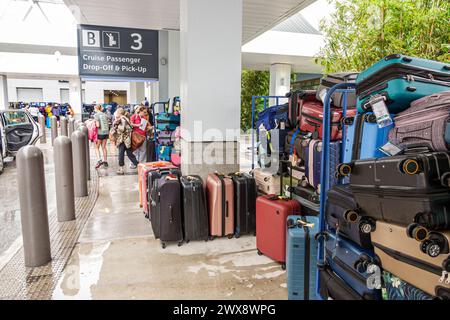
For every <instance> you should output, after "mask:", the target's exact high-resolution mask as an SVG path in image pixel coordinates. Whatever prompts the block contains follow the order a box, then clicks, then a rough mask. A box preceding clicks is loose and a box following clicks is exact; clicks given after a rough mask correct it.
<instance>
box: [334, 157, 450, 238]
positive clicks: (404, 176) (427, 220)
mask: <svg viewBox="0 0 450 320" xmlns="http://www.w3.org/2000/svg"><path fill="white" fill-rule="evenodd" d="M338 171H339V173H340V174H344V175H346V174H349V173H351V176H350V186H351V190H352V192H353V195H354V197H355V200H356V202H357V203H358V205H359V206H360V208H361V209H362V211H361V214H362V216H365V215H367V216H369V217H370V218H374V219H376V220H383V221H386V222H390V223H394V224H399V225H402V226H409V225H412V224H419V225H420V226H422V227H425V228H426V229H428V230H443V229H448V228H450V201H449V199H450V188H449V178H450V156H449V154H448V153H442V152H441V153H424V154H414V155H402V156H396V157H388V158H382V159H369V160H361V161H355V162H354V163H351V164H350V165H348V164H344V165H341V166H340V167H339V168H338ZM355 218H356V219H357V220H359V218H357V217H355ZM361 220H362V221H361V223H362V224H363V225H364V224H365V222H368V223H366V224H365V225H364V226H363V229H364V230H365V231H366V232H370V231H372V229H373V228H374V227H375V225H374V223H373V221H371V219H369V220H366V219H364V218H362V219H361Z"/></svg>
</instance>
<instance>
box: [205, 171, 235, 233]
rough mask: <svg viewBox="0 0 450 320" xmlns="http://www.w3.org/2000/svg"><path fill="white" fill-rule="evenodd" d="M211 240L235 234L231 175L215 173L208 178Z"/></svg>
mask: <svg viewBox="0 0 450 320" xmlns="http://www.w3.org/2000/svg"><path fill="white" fill-rule="evenodd" d="M206 199H207V204H208V211H209V225H210V235H211V240H213V239H214V237H228V238H229V239H231V238H233V236H234V231H235V230H234V185H233V180H232V179H231V178H230V177H226V176H224V175H221V174H218V173H214V174H210V175H208V178H207V180H206Z"/></svg>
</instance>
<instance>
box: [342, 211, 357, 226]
mask: <svg viewBox="0 0 450 320" xmlns="http://www.w3.org/2000/svg"><path fill="white" fill-rule="evenodd" d="M344 219H345V221H347V222H349V223H357V222H358V221H359V220H360V216H359V214H358V212H356V211H355V210H348V211H346V212H345V213H344Z"/></svg>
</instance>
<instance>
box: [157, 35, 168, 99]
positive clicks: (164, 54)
mask: <svg viewBox="0 0 450 320" xmlns="http://www.w3.org/2000/svg"><path fill="white" fill-rule="evenodd" d="M167 100H169V32H168V31H159V100H158V101H167Z"/></svg>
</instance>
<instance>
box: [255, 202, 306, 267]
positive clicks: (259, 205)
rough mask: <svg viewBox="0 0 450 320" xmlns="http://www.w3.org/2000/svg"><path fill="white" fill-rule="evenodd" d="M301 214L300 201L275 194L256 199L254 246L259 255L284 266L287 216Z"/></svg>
mask: <svg viewBox="0 0 450 320" xmlns="http://www.w3.org/2000/svg"><path fill="white" fill-rule="evenodd" d="M299 215H301V207H300V203H299V202H298V201H296V200H289V199H285V198H281V197H279V196H276V195H268V196H262V197H259V198H258V199H257V200H256V247H257V248H258V254H259V255H263V254H264V255H266V256H267V257H269V258H271V259H273V260H275V261H277V262H280V263H281V264H282V266H283V268H285V267H286V264H285V263H286V230H287V227H286V223H287V217H288V216H299Z"/></svg>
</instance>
